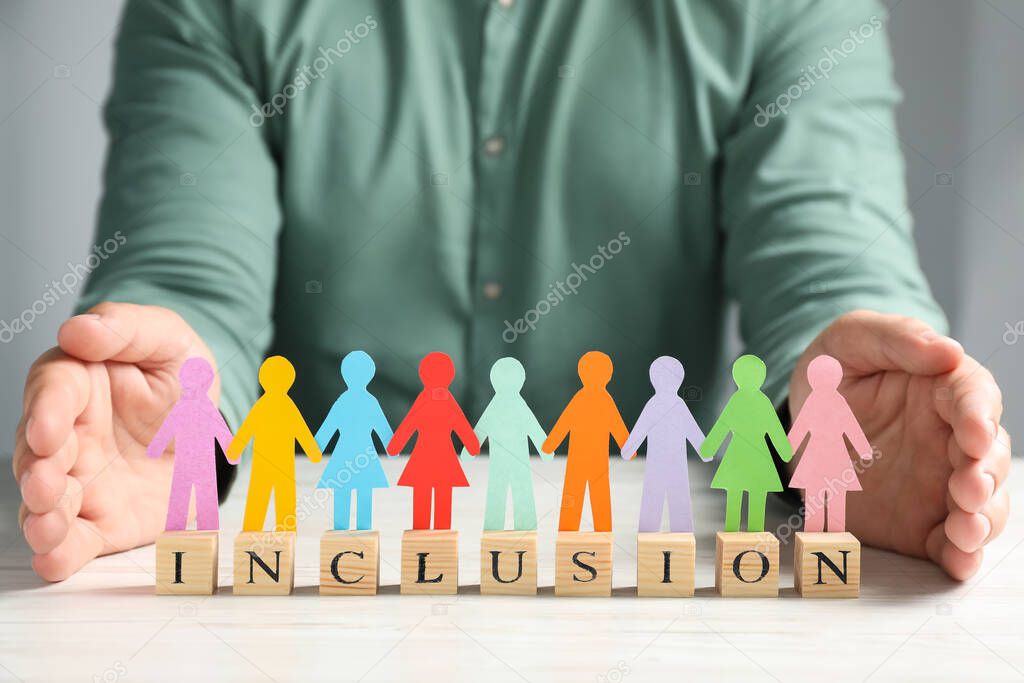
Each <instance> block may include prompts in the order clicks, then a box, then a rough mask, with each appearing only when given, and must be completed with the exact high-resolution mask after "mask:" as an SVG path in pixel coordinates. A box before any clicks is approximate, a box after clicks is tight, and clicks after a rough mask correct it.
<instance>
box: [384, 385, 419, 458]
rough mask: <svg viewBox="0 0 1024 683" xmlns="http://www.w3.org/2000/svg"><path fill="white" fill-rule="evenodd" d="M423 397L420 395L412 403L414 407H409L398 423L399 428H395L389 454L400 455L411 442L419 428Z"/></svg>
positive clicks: (389, 444)
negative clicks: (418, 419) (418, 420)
mask: <svg viewBox="0 0 1024 683" xmlns="http://www.w3.org/2000/svg"><path fill="white" fill-rule="evenodd" d="M422 401H423V397H422V395H421V396H418V397H417V398H416V400H415V401H414V402H413V404H412V408H410V409H409V413H408V414H407V415H406V416H405V417H404V418H403V419H402V421H401V422H399V423H398V428H397V429H396V430H395V434H394V436H392V437H391V441H389V442H388V448H387V450H388V455H398V454H399V453H401V452H402V449H403V448H405V445H406V444H407V443H409V439H411V438H412V435H413V434H415V433H416V430H417V429H419V424H418V422H417V418H418V413H419V408H420V405H421V402H422Z"/></svg>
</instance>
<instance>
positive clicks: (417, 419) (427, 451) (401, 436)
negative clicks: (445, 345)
mask: <svg viewBox="0 0 1024 683" xmlns="http://www.w3.org/2000/svg"><path fill="white" fill-rule="evenodd" d="M454 378H455V366H454V365H453V364H452V359H451V358H449V357H448V355H447V354H444V353H439V352H436V351H435V352H434V353H428V354H427V355H426V357H424V359H423V361H422V362H421V363H420V380H421V381H422V382H423V391H421V392H420V395H419V396H417V397H416V401H415V402H414V403H413V404H412V408H410V409H409V414H408V415H406V416H405V419H403V420H402V423H401V424H400V425H398V429H396V430H395V435H394V437H392V439H391V443H389V444H388V453H389V454H390V455H398V454H399V453H401V452H402V449H403V448H405V446H406V444H407V443H408V442H409V439H411V438H412V435H413V434H415V433H418V434H419V436H417V437H416V445H415V446H413V449H412V454H411V455H410V457H409V463H408V464H407V465H406V466H405V470H404V471H403V472H402V476H401V477H400V478H399V479H398V485H399V486H411V487H412V528H413V529H429V528H430V509H431V504H430V503H431V494H433V503H434V505H433V508H434V528H435V529H451V527H452V488H453V487H455V486H469V482H468V481H467V480H466V475H465V474H464V473H463V471H462V465H460V464H459V458H458V456H457V455H456V452H455V446H454V445H453V444H452V433H453V432H454V434H455V435H456V436H458V437H459V440H460V441H461V442H462V445H463V446H465V448H466V450H467V451H469V453H470V454H471V455H477V454H478V453H479V452H480V442H479V440H478V439H477V438H476V434H475V433H473V428H472V427H471V426H470V424H469V421H468V420H466V416H465V415H464V414H463V412H462V408H460V407H459V404H458V403H456V402H455V398H454V397H453V396H452V395H451V393H449V391H448V386H449V385H450V384H451V383H452V380H453V379H454Z"/></svg>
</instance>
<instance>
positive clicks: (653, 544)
mask: <svg viewBox="0 0 1024 683" xmlns="http://www.w3.org/2000/svg"><path fill="white" fill-rule="evenodd" d="M696 559H697V541H696V539H695V538H694V536H693V534H689V533H643V534H637V537H636V594H637V595H639V596H641V597H647V596H650V597H657V598H692V597H693V589H694V571H695V565H696Z"/></svg>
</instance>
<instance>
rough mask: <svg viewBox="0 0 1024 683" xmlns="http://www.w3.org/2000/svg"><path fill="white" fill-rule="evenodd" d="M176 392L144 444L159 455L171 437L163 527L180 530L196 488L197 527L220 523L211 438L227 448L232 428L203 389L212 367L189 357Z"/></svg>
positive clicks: (209, 528)
mask: <svg viewBox="0 0 1024 683" xmlns="http://www.w3.org/2000/svg"><path fill="white" fill-rule="evenodd" d="M178 381H179V382H180V384H181V397H180V398H179V399H178V402H177V403H175V404H174V407H173V408H171V412H170V413H168V414H167V417H166V418H164V422H163V424H162V425H160V429H158V430H157V432H156V434H155V435H154V436H153V440H152V441H151V442H150V443H149V447H148V448H147V449H146V454H147V455H149V457H151V458H159V457H160V456H161V455H162V454H163V452H164V451H165V450H167V447H168V446H169V445H170V443H171V440H172V439H173V440H174V473H173V475H172V477H171V497H170V500H169V501H168V503H167V525H166V529H167V531H184V529H185V526H186V525H187V523H188V504H189V501H190V500H191V498H192V489H193V488H195V491H196V530H197V531H215V530H217V529H219V528H220V518H219V515H218V509H217V461H216V451H215V449H214V441H216V442H218V443H220V447H221V449H222V450H223V451H224V452H225V453H226V452H227V450H228V444H230V443H231V430H229V429H228V426H227V424H225V423H224V418H223V416H221V414H220V411H219V410H217V407H216V406H215V405H213V401H211V400H210V397H209V396H207V395H206V392H208V391H209V390H210V385H212V384H213V368H211V367H210V364H209V363H208V362H206V360H205V359H204V358H198V357H197V358H189V359H188V360H186V361H185V362H184V363H183V364H182V366H181V370H179V371H178Z"/></svg>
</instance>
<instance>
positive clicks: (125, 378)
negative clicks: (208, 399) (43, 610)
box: [14, 303, 220, 581]
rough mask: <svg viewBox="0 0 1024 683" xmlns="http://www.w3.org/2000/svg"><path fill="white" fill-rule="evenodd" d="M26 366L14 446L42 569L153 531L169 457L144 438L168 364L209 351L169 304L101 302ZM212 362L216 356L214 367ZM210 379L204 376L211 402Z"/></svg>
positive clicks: (48, 575)
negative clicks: (155, 452)
mask: <svg viewBox="0 0 1024 683" xmlns="http://www.w3.org/2000/svg"><path fill="white" fill-rule="evenodd" d="M57 341H58V344H59V345H58V346H57V347H55V348H52V349H50V350H49V351H47V352H46V353H44V354H43V355H42V356H40V358H39V359H38V360H37V361H36V362H35V364H34V365H33V366H32V368H31V370H29V374H28V379H27V380H26V382H25V402H24V408H23V411H24V413H23V415H22V419H21V422H20V423H19V424H18V430H17V436H16V444H15V449H14V475H15V477H16V478H17V480H18V483H19V485H20V487H21V495H22V499H23V500H22V505H21V511H20V518H21V524H22V529H23V530H24V534H25V539H26V540H27V541H28V544H29V546H31V548H32V551H33V552H34V553H35V556H34V557H33V559H32V567H33V568H34V569H35V571H36V572H37V573H38V574H39V575H40V576H41V577H43V578H44V579H47V580H49V581H60V580H62V579H65V578H67V577H68V576H70V575H71V574H73V573H75V572H76V571H78V570H79V569H80V568H81V567H82V566H83V565H84V564H85V563H86V562H88V561H89V560H91V559H93V558H94V557H96V556H97V555H103V554H106V553H112V552H117V551H120V550H127V549H129V548H134V547H136V546H139V545H143V544H145V543H150V542H152V541H153V540H154V539H155V538H156V536H157V534H159V533H160V531H161V530H162V529H163V524H164V519H165V516H166V511H167V497H168V492H169V490H170V480H171V467H172V455H171V454H170V453H167V454H165V455H163V456H162V457H160V458H157V459H151V458H147V457H146V446H147V444H148V443H149V441H150V440H151V439H152V437H153V434H154V433H155V432H156V430H157V429H158V428H159V427H160V423H161V421H162V420H163V418H164V416H165V415H166V414H167V412H168V411H169V410H170V408H171V406H172V405H173V404H174V401H175V400H176V399H177V397H178V377H177V373H178V368H179V367H180V366H181V364H182V363H183V362H184V361H185V359H186V358H189V357H191V356H202V357H203V358H206V359H207V360H208V361H210V363H211V365H212V364H213V357H212V356H211V354H210V351H209V350H208V349H207V348H206V345H205V344H204V343H203V342H202V340H201V339H200V338H199V336H198V335H197V334H196V333H195V332H194V331H193V330H192V328H190V327H189V326H188V325H187V324H186V323H185V322H184V321H183V320H182V319H181V318H180V317H179V316H178V315H177V314H176V313H173V312H172V311H169V310H167V309H165V308H159V307H155V306H136V305H133V304H117V303H103V304H100V305H99V306H96V307H95V308H94V309H93V310H92V311H91V312H90V313H88V314H85V315H79V316H75V317H74V318H71V319H70V320H68V321H67V322H65V323H64V325H63V326H62V327H61V328H60V331H59V333H58V335H57ZM214 367H216V366H214ZM219 392H220V382H219V380H217V379H215V380H214V386H213V396H214V400H215V401H216V398H217V397H218V396H219Z"/></svg>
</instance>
